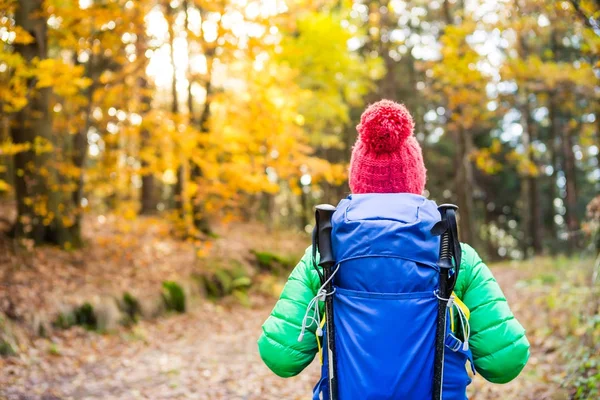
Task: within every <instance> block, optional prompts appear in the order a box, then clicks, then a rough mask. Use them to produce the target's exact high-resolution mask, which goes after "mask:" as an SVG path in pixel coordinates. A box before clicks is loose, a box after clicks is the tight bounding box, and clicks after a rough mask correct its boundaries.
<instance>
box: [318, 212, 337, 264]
mask: <svg viewBox="0 0 600 400" xmlns="http://www.w3.org/2000/svg"><path fill="white" fill-rule="evenodd" d="M316 209H317V211H316V217H317V226H318V232H317V238H318V241H319V242H318V243H319V255H320V257H321V258H320V260H319V265H320V266H322V267H330V266H332V265H333V264H334V263H335V258H334V257H333V248H332V244H331V231H332V229H333V227H332V225H331V217H332V216H333V213H334V212H335V206H332V205H331V204H319V205H318V206H317V207H316Z"/></svg>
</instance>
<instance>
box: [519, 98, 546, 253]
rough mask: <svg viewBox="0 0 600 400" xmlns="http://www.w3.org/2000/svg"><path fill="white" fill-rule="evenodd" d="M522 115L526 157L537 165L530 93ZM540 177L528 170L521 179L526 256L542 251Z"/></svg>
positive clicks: (522, 222)
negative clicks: (531, 252)
mask: <svg viewBox="0 0 600 400" xmlns="http://www.w3.org/2000/svg"><path fill="white" fill-rule="evenodd" d="M520 108H521V110H520V111H521V115H522V122H523V125H524V129H523V134H522V144H523V147H524V149H525V157H526V158H527V161H528V163H530V164H532V165H534V166H536V167H537V160H536V159H535V154H534V151H533V141H534V140H535V134H534V124H535V122H534V121H533V117H532V115H531V110H530V107H529V99H528V93H524V99H523V101H522V106H521V107H520ZM538 186H539V185H538V177H537V176H536V175H534V174H533V173H532V172H531V171H526V173H525V176H524V177H523V179H522V181H521V198H522V201H523V206H522V207H521V226H522V227H523V235H524V238H523V241H522V245H523V253H524V255H525V257H527V256H528V255H529V251H530V250H532V251H533V253H534V254H540V253H541V252H542V231H543V229H542V214H541V213H542V210H541V208H540V206H539V189H538Z"/></svg>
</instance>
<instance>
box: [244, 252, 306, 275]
mask: <svg viewBox="0 0 600 400" xmlns="http://www.w3.org/2000/svg"><path fill="white" fill-rule="evenodd" d="M252 254H254V257H256V263H257V265H258V267H259V268H260V269H261V270H262V271H266V272H270V273H274V274H282V273H285V272H288V271H290V270H291V269H292V268H294V266H295V265H296V261H297V260H296V258H295V257H288V256H283V255H280V254H275V253H272V252H269V251H257V250H253V251H252Z"/></svg>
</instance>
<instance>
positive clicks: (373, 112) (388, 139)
mask: <svg viewBox="0 0 600 400" xmlns="http://www.w3.org/2000/svg"><path fill="white" fill-rule="evenodd" d="M414 126H415V124H414V122H413V119H412V117H411V115H410V113H409V112H408V110H407V109H406V107H404V106H403V105H401V104H398V103H395V102H393V101H390V100H381V101H379V102H377V103H375V104H372V105H370V106H369V107H368V108H367V109H366V110H365V112H364V113H363V115H362V116H361V117H360V124H358V126H357V127H356V130H357V131H358V140H357V141H356V144H355V145H354V148H353V149H352V159H351V161H350V182H349V183H350V190H351V191H352V193H356V194H358V193H414V194H422V192H423V190H424V189H425V181H426V179H427V178H426V173H427V170H426V169H425V164H424V163H423V155H422V153H421V146H419V142H418V141H417V139H416V138H415V137H414V136H413V129H414Z"/></svg>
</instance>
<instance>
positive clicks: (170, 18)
mask: <svg viewBox="0 0 600 400" xmlns="http://www.w3.org/2000/svg"><path fill="white" fill-rule="evenodd" d="M163 7H164V13H165V19H166V20H167V28H168V33H169V47H170V50H171V51H170V57H171V65H172V66H173V76H172V82H171V98H172V102H171V112H172V113H173V116H176V115H178V114H179V98H178V95H177V69H176V67H175V46H174V44H175V28H174V24H175V10H173V8H171V4H170V2H169V1H165V2H164V3H163ZM180 161H181V164H180V165H179V167H178V168H177V183H176V184H175V187H174V192H175V193H174V196H175V208H176V209H177V211H178V212H179V216H180V217H181V218H182V219H185V214H186V212H185V207H186V205H185V175H186V174H185V165H184V164H185V160H183V159H182V160H180Z"/></svg>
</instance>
